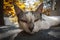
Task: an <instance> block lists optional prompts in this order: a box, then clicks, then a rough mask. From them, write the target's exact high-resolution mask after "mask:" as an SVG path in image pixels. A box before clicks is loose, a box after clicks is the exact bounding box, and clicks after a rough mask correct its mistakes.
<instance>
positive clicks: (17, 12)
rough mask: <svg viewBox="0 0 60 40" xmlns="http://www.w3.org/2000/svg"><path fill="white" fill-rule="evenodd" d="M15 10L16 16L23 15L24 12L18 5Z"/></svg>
mask: <svg viewBox="0 0 60 40" xmlns="http://www.w3.org/2000/svg"><path fill="white" fill-rule="evenodd" d="M14 9H15V12H16V15H19V14H23V11H22V10H21V9H20V8H19V7H18V6H17V5H14Z"/></svg>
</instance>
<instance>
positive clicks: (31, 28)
mask: <svg viewBox="0 0 60 40" xmlns="http://www.w3.org/2000/svg"><path fill="white" fill-rule="evenodd" d="M33 29H34V24H32V25H31V26H30V27H29V30H30V31H31V32H32V30H33Z"/></svg>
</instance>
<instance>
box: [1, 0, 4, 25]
mask: <svg viewBox="0 0 60 40" xmlns="http://www.w3.org/2000/svg"><path fill="white" fill-rule="evenodd" d="M3 25H4V18H3V0H0V26H3Z"/></svg>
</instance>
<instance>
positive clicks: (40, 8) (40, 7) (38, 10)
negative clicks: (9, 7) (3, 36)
mask: <svg viewBox="0 0 60 40" xmlns="http://www.w3.org/2000/svg"><path fill="white" fill-rule="evenodd" d="M42 9H43V3H41V4H40V5H39V6H38V7H37V9H36V11H35V12H37V13H41V12H42Z"/></svg>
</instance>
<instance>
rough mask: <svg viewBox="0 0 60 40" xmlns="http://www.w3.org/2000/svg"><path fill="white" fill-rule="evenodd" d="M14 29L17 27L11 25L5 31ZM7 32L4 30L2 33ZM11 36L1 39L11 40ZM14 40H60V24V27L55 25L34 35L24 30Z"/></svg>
mask: <svg viewBox="0 0 60 40" xmlns="http://www.w3.org/2000/svg"><path fill="white" fill-rule="evenodd" d="M1 29H2V28H0V31H1ZM14 29H15V30H16V29H17V28H14V27H9V29H8V30H5V32H7V31H10V30H14ZM2 30H3V29H2ZM5 32H4V31H3V32H2V33H5ZM0 34H1V33H0ZM6 35H7V34H5V35H4V36H6ZM10 36H11V35H10ZM10 36H7V37H5V38H2V39H0V40H9V38H10ZM0 37H1V36H0ZM14 40H60V25H58V27H53V28H50V29H47V30H40V31H39V32H37V33H34V34H32V35H31V34H28V33H26V32H24V31H22V32H20V33H19V34H18V35H17V36H16V37H15V39H14Z"/></svg>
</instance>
